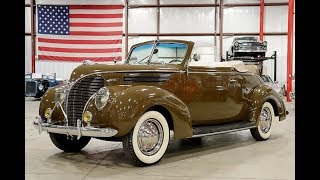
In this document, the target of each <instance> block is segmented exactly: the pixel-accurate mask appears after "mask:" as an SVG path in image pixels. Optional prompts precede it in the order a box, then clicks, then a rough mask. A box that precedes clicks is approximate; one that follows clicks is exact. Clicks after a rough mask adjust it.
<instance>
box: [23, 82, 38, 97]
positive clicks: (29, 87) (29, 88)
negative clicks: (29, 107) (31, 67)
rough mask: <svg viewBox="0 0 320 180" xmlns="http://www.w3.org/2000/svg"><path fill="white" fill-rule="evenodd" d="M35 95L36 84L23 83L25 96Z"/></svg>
mask: <svg viewBox="0 0 320 180" xmlns="http://www.w3.org/2000/svg"><path fill="white" fill-rule="evenodd" d="M36 93H37V83H36V82H35V81H27V82H25V94H26V96H35V95H36Z"/></svg>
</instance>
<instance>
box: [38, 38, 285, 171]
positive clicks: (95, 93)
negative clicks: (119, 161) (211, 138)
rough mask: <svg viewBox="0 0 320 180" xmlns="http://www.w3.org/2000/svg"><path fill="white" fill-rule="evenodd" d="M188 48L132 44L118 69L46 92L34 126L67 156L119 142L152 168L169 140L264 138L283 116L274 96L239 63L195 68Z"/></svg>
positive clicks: (89, 67) (94, 70) (82, 75)
mask: <svg viewBox="0 0 320 180" xmlns="http://www.w3.org/2000/svg"><path fill="white" fill-rule="evenodd" d="M193 46H194V43H193V42H190V41H182V40H158V41H148V42H144V43H140V44H136V45H134V46H133V47H132V48H131V50H130V52H129V55H128V58H127V60H126V62H125V63H124V64H121V65H120V64H119V65H118V64H109V65H107V64H98V63H92V62H90V61H86V63H84V64H83V65H80V66H78V67H77V68H76V69H75V70H74V71H73V72H72V74H71V76H70V81H69V82H68V83H65V84H62V85H58V86H56V87H54V88H52V89H50V90H48V91H47V92H46V94H45V95H44V96H43V98H42V100H41V103H40V108H39V117H38V118H37V121H35V122H34V126H35V127H36V128H37V129H38V130H39V133H41V131H46V132H48V133H49V136H50V138H51V141H52V142H53V144H54V145H55V146H56V147H58V148H59V149H61V150H63V151H66V152H74V151H79V150H81V149H82V148H84V147H85V146H86V145H87V144H88V142H89V141H90V139H91V138H97V139H101V140H107V141H122V143H123V148H124V150H125V153H126V155H127V156H128V157H129V158H130V159H131V160H132V161H133V162H134V163H135V164H136V165H138V166H145V165H151V164H154V163H157V162H158V161H159V160H160V159H161V158H162V156H163V155H164V153H165V151H166V149H167V147H168V143H169V139H170V134H173V137H174V138H176V139H182V138H195V137H201V136H206V135H213V134H220V133H226V132H233V131H239V130H245V129H250V132H251V134H252V136H253V137H254V138H255V139H256V140H258V141H262V140H266V139H268V138H269V137H270V134H271V132H272V129H273V127H274V126H273V125H274V122H275V121H276V120H277V118H276V117H279V120H280V121H282V120H284V119H285V118H286V115H287V113H288V112H287V111H286V109H285V105H284V102H283V100H282V99H281V97H280V96H279V95H278V93H276V92H275V91H274V90H273V89H272V88H271V87H269V86H267V85H265V84H264V83H263V80H262V79H261V78H260V77H259V76H257V75H255V74H254V73H251V72H248V71H247V70H246V67H245V65H244V64H243V62H241V61H232V62H217V63H212V64H211V65H207V66H193V65H192V64H191V61H193V62H195V61H197V62H201V59H200V56H199V55H198V54H195V55H192V50H193ZM170 131H171V133H170ZM172 132H173V133H172Z"/></svg>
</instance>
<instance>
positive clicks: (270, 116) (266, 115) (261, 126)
mask: <svg viewBox="0 0 320 180" xmlns="http://www.w3.org/2000/svg"><path fill="white" fill-rule="evenodd" d="M275 119H276V117H275V115H274V109H273V107H272V105H271V104H270V103H269V102H265V103H264V104H263V106H262V108H261V112H260V115H259V119H258V126H257V127H256V128H253V129H250V132H251V135H252V136H253V138H254V139H256V140H257V141H264V140H267V139H268V138H269V137H270V135H271V132H272V129H273V127H274V124H275Z"/></svg>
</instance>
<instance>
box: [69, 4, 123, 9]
mask: <svg viewBox="0 0 320 180" xmlns="http://www.w3.org/2000/svg"><path fill="white" fill-rule="evenodd" d="M69 7H70V9H123V5H71V6H69Z"/></svg>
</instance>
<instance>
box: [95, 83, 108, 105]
mask: <svg viewBox="0 0 320 180" xmlns="http://www.w3.org/2000/svg"><path fill="white" fill-rule="evenodd" d="M109 96H110V92H109V90H108V89H107V88H106V87H103V88H100V89H99V90H98V91H97V94H96V97H95V105H96V108H97V109H98V110H101V109H102V108H103V107H104V106H105V105H106V104H107V102H108V100H109Z"/></svg>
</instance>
